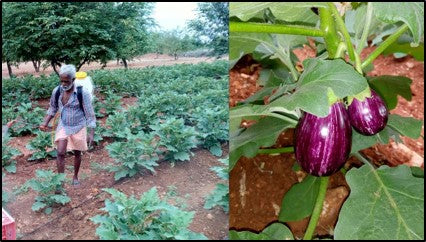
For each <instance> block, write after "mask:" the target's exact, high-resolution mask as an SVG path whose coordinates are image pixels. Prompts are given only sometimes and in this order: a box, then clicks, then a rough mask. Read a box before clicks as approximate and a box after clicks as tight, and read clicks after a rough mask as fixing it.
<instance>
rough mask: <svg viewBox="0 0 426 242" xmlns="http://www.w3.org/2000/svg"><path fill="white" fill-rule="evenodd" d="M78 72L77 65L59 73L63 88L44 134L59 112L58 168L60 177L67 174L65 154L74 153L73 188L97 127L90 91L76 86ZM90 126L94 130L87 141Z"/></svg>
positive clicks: (53, 99)
mask: <svg viewBox="0 0 426 242" xmlns="http://www.w3.org/2000/svg"><path fill="white" fill-rule="evenodd" d="M75 73H76V68H75V66H74V65H63V66H62V67H61V69H60V72H59V78H60V85H59V86H58V87H56V88H55V89H53V92H52V96H51V98H50V107H49V110H48V111H47V115H46V117H45V118H44V122H43V124H41V125H40V127H39V128H40V130H42V131H48V124H49V122H50V120H51V119H52V118H53V117H54V116H55V114H56V113H57V112H58V111H59V122H58V127H57V129H56V133H55V144H56V146H57V153H58V158H57V163H56V164H57V167H58V172H59V173H64V171H65V154H66V152H67V151H74V156H75V157H74V158H75V159H74V177H73V181H72V184H73V185H74V186H78V185H79V184H80V182H79V181H78V170H79V169H80V164H81V152H82V151H86V150H88V145H87V141H88V143H89V147H90V146H91V145H92V143H93V137H94V133H95V127H96V118H95V112H94V110H93V105H92V102H91V99H90V93H89V92H87V90H86V89H84V88H81V87H77V86H76V85H75V84H74V80H75ZM86 126H87V127H89V128H90V134H89V137H88V139H87V131H86Z"/></svg>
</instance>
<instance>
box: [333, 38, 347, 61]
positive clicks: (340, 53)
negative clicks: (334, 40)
mask: <svg viewBox="0 0 426 242" xmlns="http://www.w3.org/2000/svg"><path fill="white" fill-rule="evenodd" d="M345 50H346V44H345V42H340V43H339V45H338V46H337V51H336V55H334V59H337V58H343V52H344V51H345Z"/></svg>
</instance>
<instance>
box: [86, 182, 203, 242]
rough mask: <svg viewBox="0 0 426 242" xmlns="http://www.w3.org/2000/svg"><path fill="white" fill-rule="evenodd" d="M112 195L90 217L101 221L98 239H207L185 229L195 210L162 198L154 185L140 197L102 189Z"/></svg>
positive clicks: (97, 222) (94, 221)
mask: <svg viewBox="0 0 426 242" xmlns="http://www.w3.org/2000/svg"><path fill="white" fill-rule="evenodd" d="M103 190H104V191H106V192H108V193H109V194H111V195H112V198H113V201H111V200H109V199H106V200H105V207H104V208H101V210H103V211H105V212H106V215H96V216H95V217H93V218H91V219H90V220H91V221H92V222H93V223H95V224H100V226H99V227H98V228H97V229H96V234H97V235H98V236H99V238H100V239H108V240H110V239H113V240H117V239H119V240H122V239H125V240H166V239H207V238H206V237H205V236H204V235H203V234H198V233H194V232H192V231H190V230H188V226H189V224H190V223H191V221H192V219H193V216H194V212H187V211H182V210H180V209H178V208H177V207H175V206H172V205H170V204H168V203H167V202H165V201H162V200H161V199H160V198H159V197H158V194H157V189H156V188H155V187H153V188H151V189H150V190H149V191H147V192H145V193H143V194H142V195H141V197H140V199H136V198H135V197H133V196H131V197H127V196H126V195H125V194H123V193H121V192H119V191H117V190H115V189H111V188H106V189H103Z"/></svg>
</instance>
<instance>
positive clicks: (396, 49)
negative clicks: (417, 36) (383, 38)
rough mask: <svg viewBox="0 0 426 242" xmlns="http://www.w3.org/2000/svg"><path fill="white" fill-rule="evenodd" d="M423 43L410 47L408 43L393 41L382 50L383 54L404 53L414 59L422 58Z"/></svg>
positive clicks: (420, 59) (421, 59)
mask: <svg viewBox="0 0 426 242" xmlns="http://www.w3.org/2000/svg"><path fill="white" fill-rule="evenodd" d="M424 51H425V49H424V44H422V43H420V44H419V46H417V47H412V46H411V45H410V43H398V42H394V43H392V44H391V45H390V46H388V47H387V48H386V49H385V50H384V51H383V54H384V55H389V54H395V53H404V54H407V55H411V56H412V57H414V59H416V60H418V61H423V60H424Z"/></svg>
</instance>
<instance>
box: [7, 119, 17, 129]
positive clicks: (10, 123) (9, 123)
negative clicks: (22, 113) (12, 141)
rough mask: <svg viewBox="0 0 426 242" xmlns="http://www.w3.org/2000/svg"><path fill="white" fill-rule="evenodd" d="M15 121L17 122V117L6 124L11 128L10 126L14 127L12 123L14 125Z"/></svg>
mask: <svg viewBox="0 0 426 242" xmlns="http://www.w3.org/2000/svg"><path fill="white" fill-rule="evenodd" d="M15 123H16V119H14V120H12V121H10V122H8V123H7V124H6V125H7V127H8V128H10V127H12V125H14V124H15Z"/></svg>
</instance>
